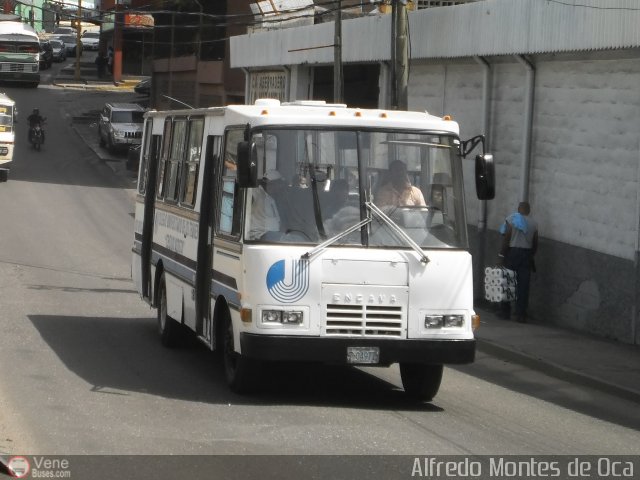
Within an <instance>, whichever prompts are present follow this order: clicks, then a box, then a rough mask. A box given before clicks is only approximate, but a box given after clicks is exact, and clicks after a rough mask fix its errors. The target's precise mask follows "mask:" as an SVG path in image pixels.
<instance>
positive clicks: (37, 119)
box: [27, 108, 45, 143]
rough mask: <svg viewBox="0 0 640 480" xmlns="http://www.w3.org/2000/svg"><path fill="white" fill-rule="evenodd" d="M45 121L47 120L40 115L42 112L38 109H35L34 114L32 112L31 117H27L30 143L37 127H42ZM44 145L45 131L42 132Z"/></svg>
mask: <svg viewBox="0 0 640 480" xmlns="http://www.w3.org/2000/svg"><path fill="white" fill-rule="evenodd" d="M44 121H45V118H44V117H43V116H42V115H40V110H39V109H38V108H34V109H33V112H31V115H29V116H28V117H27V122H28V123H29V137H28V138H29V142H31V133H32V132H33V129H34V128H35V126H36V125H40V127H42V125H43V124H44ZM42 143H44V129H43V130H42Z"/></svg>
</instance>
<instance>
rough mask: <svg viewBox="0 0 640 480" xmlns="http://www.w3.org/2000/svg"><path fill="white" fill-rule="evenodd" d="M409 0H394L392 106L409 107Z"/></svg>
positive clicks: (392, 14)
mask: <svg viewBox="0 0 640 480" xmlns="http://www.w3.org/2000/svg"><path fill="white" fill-rule="evenodd" d="M408 27H409V25H408V22H407V0H393V5H392V9H391V36H392V39H391V42H392V43H391V82H392V88H391V108H393V109H395V110H406V109H407V108H408V106H409V105H408V103H409V100H408V93H407V84H408V83H409V42H408V38H407V29H408Z"/></svg>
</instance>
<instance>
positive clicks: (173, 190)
mask: <svg viewBox="0 0 640 480" xmlns="http://www.w3.org/2000/svg"><path fill="white" fill-rule="evenodd" d="M186 136H187V119H186V118H174V119H173V130H172V132H171V147H170V148H169V158H167V165H166V171H165V186H164V197H165V199H166V200H170V201H172V202H177V201H178V196H179V195H178V194H179V189H180V177H181V175H180V171H181V169H182V167H183V163H184V150H185V144H186V142H187V138H186Z"/></svg>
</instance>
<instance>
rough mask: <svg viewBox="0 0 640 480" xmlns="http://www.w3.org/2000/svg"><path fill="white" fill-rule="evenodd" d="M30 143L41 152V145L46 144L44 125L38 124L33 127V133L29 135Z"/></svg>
mask: <svg viewBox="0 0 640 480" xmlns="http://www.w3.org/2000/svg"><path fill="white" fill-rule="evenodd" d="M29 141H30V142H31V146H32V147H33V148H35V149H36V150H40V147H41V145H42V144H43V143H44V130H43V129H42V124H40V123H37V124H36V125H34V126H33V127H31V132H30V134H29Z"/></svg>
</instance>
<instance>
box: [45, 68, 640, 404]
mask: <svg viewBox="0 0 640 480" xmlns="http://www.w3.org/2000/svg"><path fill="white" fill-rule="evenodd" d="M127 80H128V81H125V82H123V84H121V85H113V83H109V82H106V81H104V82H103V81H101V80H98V79H97V78H96V77H95V75H94V76H93V77H92V76H89V75H87V77H86V83H82V84H79V83H78V82H74V81H72V80H71V79H69V78H67V77H66V76H59V77H58V78H56V81H55V83H56V85H59V86H65V87H66V88H81V89H86V90H108V91H113V92H114V95H118V96H120V94H124V93H126V92H131V93H132V92H133V86H131V85H135V83H137V81H138V79H130V78H129V79H127ZM83 82H84V81H83ZM134 82H135V83H134ZM103 101H104V100H103ZM75 108H76V111H75V112H72V113H73V116H74V119H75V118H79V117H81V116H82V115H88V113H89V112H86V105H85V106H83V105H82V103H78V104H76V105H75ZM83 108H85V110H82V109H83ZM74 129H75V130H76V132H78V135H80V137H82V138H83V140H84V141H85V143H86V144H87V145H88V146H89V147H91V148H92V149H93V151H94V152H95V153H96V155H97V156H98V157H99V158H101V159H102V160H103V161H105V163H107V165H109V167H110V168H111V169H112V170H113V171H114V172H115V173H116V175H118V176H120V177H122V178H124V179H126V181H128V182H130V183H134V182H135V179H136V177H137V172H130V171H128V170H126V168H125V158H123V157H119V158H113V156H112V155H110V154H109V153H108V152H107V151H106V150H105V149H103V148H101V147H100V146H99V145H98V137H97V134H96V131H95V126H93V125H91V124H87V123H84V122H83V121H81V120H78V121H76V120H74ZM476 313H478V314H479V315H480V322H481V323H480V328H479V329H478V330H477V332H476V337H477V341H478V350H480V351H482V352H484V353H487V354H489V355H493V356H496V357H499V358H503V359H505V360H508V361H512V362H515V363H519V364H523V365H525V366H527V367H529V368H533V369H536V370H540V371H542V372H544V373H547V374H549V375H553V376H555V377H558V378H561V379H564V380H567V381H570V382H574V383H579V384H582V385H587V386H589V387H592V388H596V389H599V390H601V391H604V392H607V393H610V394H613V395H616V396H619V397H623V398H626V399H629V400H632V401H635V402H638V403H640V346H632V345H625V344H622V343H617V342H612V341H607V340H604V339H598V338H595V337H591V336H587V335H584V334H580V333H576V332H571V331H568V330H563V329H560V328H555V327H549V326H543V325H536V324H535V323H526V324H524V323H516V322H514V321H508V320H503V319H501V318H500V317H498V316H497V315H496V313H495V312H493V311H492V310H491V307H490V306H477V307H476Z"/></svg>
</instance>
